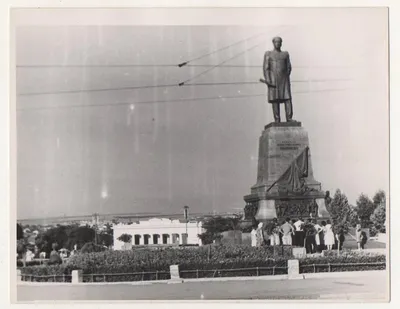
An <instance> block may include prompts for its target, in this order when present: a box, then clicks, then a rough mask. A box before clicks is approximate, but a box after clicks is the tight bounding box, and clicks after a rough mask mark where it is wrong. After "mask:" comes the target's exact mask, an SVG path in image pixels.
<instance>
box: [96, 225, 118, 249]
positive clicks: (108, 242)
mask: <svg viewBox="0 0 400 309" xmlns="http://www.w3.org/2000/svg"><path fill="white" fill-rule="evenodd" d="M113 235H114V230H113V228H112V225H111V224H110V223H107V224H105V229H104V230H102V231H101V232H100V234H99V235H98V239H99V243H100V244H102V245H104V246H106V247H110V246H112V244H113V239H114V236H113Z"/></svg>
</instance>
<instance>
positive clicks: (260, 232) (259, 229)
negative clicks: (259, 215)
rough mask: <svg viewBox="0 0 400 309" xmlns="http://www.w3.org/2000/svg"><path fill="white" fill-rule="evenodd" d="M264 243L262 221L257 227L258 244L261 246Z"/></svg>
mask: <svg viewBox="0 0 400 309" xmlns="http://www.w3.org/2000/svg"><path fill="white" fill-rule="evenodd" d="M263 244H264V233H263V223H262V222H260V223H259V224H258V227H257V242H256V246H257V247H261V246H262V245H263Z"/></svg>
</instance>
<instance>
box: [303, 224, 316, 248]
mask: <svg viewBox="0 0 400 309" xmlns="http://www.w3.org/2000/svg"><path fill="white" fill-rule="evenodd" d="M304 232H305V236H306V252H307V253H314V252H315V251H316V248H317V243H316V242H315V235H316V234H317V231H316V229H315V227H314V224H313V223H312V220H311V219H308V220H307V223H306V224H305V226H304Z"/></svg>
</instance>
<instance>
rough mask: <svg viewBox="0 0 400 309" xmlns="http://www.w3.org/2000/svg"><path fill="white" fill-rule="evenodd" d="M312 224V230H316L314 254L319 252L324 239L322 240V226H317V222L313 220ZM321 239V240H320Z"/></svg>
mask: <svg viewBox="0 0 400 309" xmlns="http://www.w3.org/2000/svg"><path fill="white" fill-rule="evenodd" d="M313 223H314V228H315V230H316V232H317V233H316V234H315V243H316V245H317V248H316V250H315V251H316V252H320V251H321V247H322V243H323V242H324V239H323V237H322V236H323V230H324V229H323V228H322V226H321V225H319V224H318V223H317V220H315V219H314V220H313ZM321 238H322V239H321Z"/></svg>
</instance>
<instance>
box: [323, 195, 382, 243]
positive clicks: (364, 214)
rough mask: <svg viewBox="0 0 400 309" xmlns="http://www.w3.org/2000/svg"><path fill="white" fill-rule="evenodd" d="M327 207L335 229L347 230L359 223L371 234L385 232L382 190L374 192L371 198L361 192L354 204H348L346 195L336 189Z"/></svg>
mask: <svg viewBox="0 0 400 309" xmlns="http://www.w3.org/2000/svg"><path fill="white" fill-rule="evenodd" d="M327 209H328V212H329V213H330V215H331V217H332V221H333V226H334V229H335V230H340V229H342V230H343V231H344V232H348V230H349V228H350V227H355V225H356V224H358V223H359V224H361V227H363V228H369V229H370V235H372V236H373V235H376V234H377V233H385V232H386V228H385V221H386V194H385V192H384V191H383V190H379V191H378V192H376V193H375V195H374V197H373V198H372V200H371V199H370V198H369V197H368V196H367V195H365V194H361V195H360V196H359V197H358V199H357V201H356V206H352V205H350V204H349V202H348V200H347V197H346V195H345V194H344V193H342V192H341V191H340V190H337V191H336V193H335V195H334V197H333V199H332V201H331V203H329V204H328V205H327Z"/></svg>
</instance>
